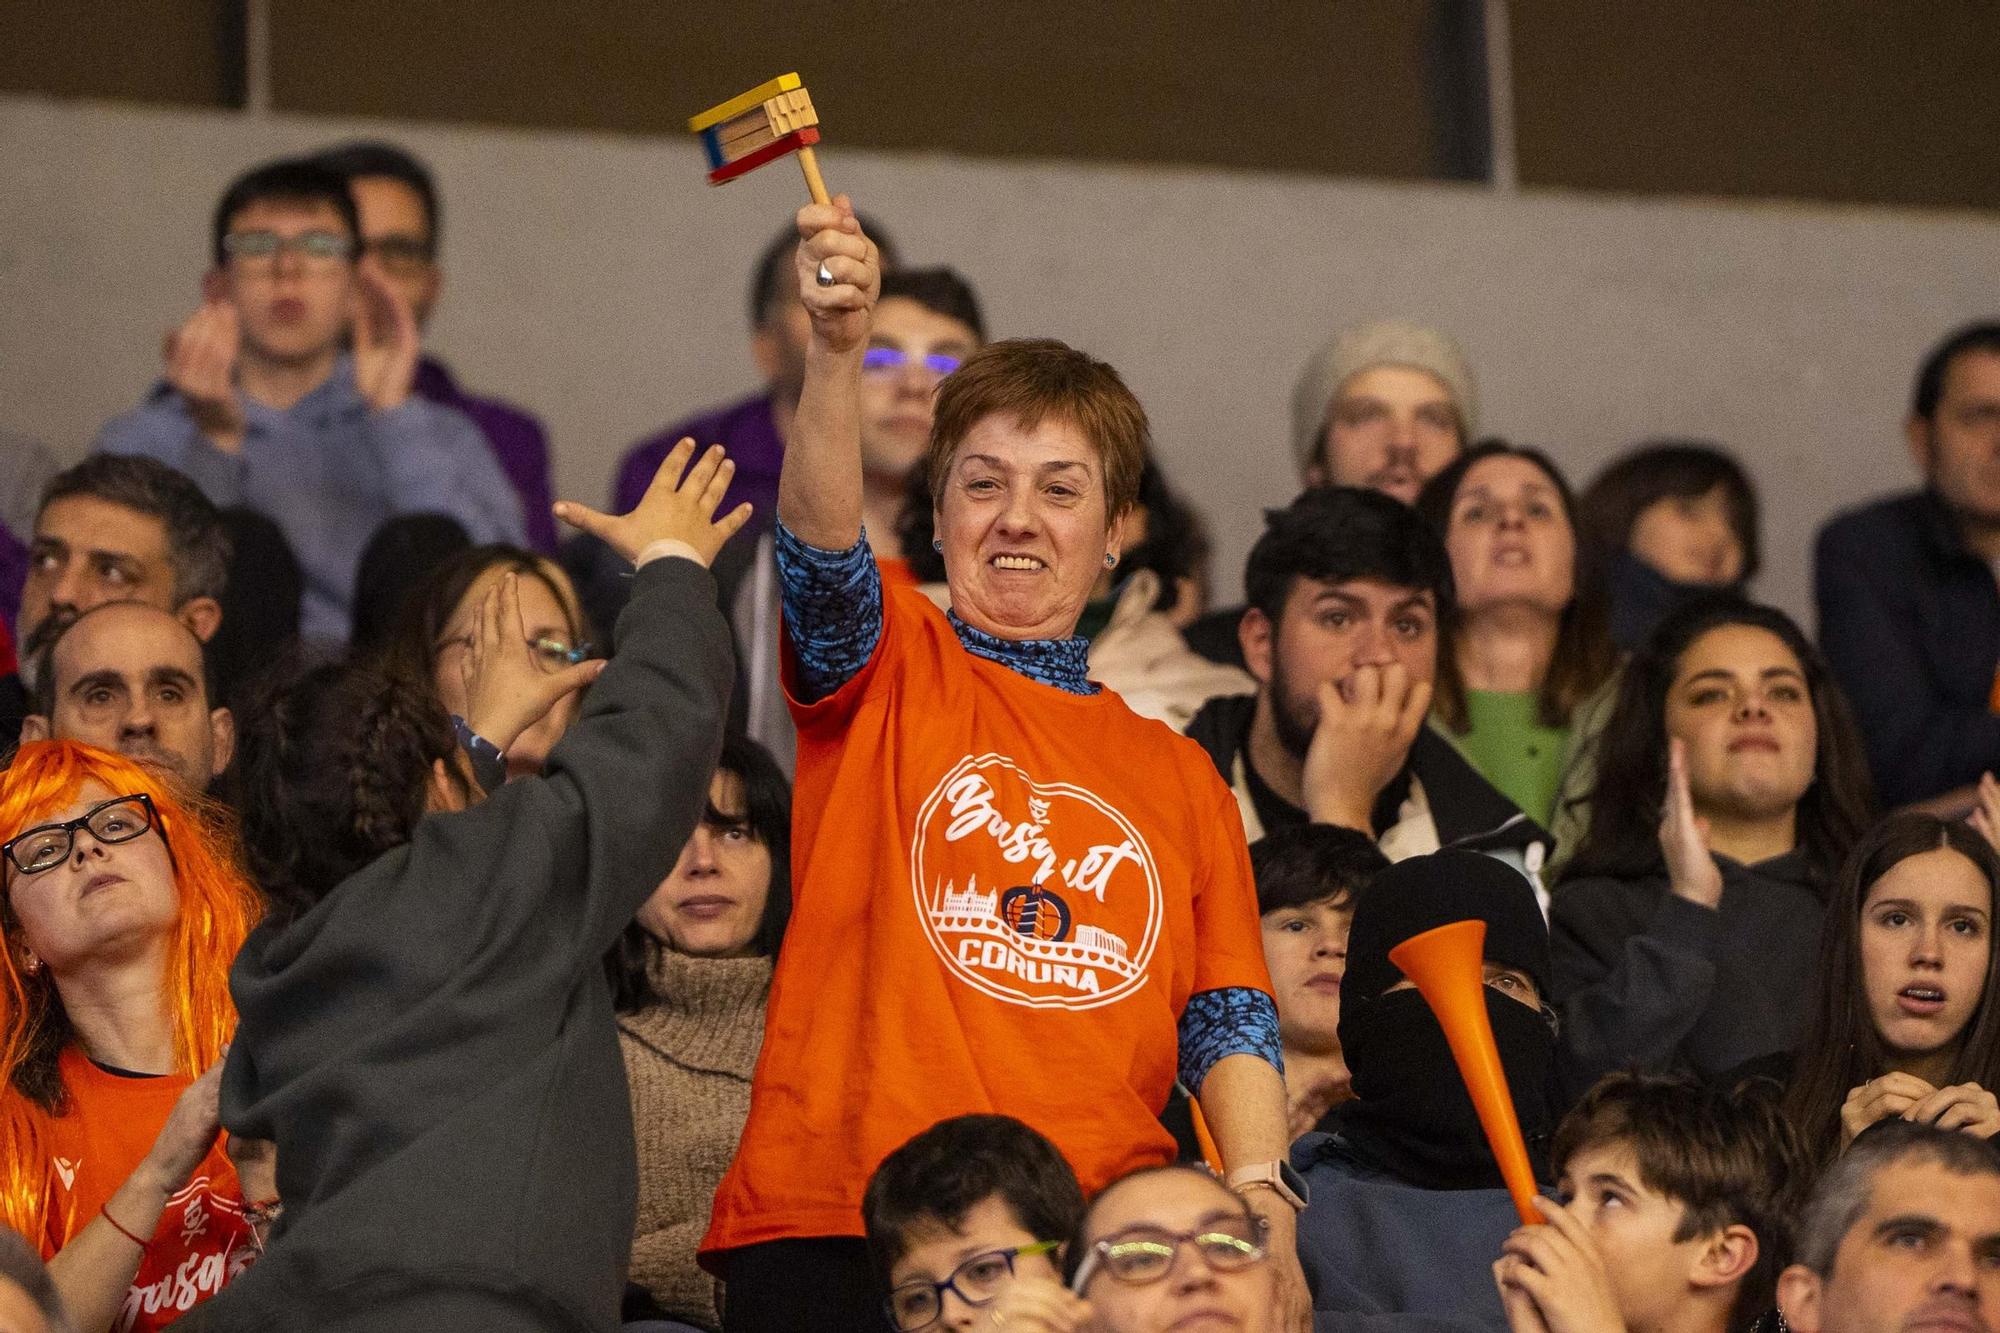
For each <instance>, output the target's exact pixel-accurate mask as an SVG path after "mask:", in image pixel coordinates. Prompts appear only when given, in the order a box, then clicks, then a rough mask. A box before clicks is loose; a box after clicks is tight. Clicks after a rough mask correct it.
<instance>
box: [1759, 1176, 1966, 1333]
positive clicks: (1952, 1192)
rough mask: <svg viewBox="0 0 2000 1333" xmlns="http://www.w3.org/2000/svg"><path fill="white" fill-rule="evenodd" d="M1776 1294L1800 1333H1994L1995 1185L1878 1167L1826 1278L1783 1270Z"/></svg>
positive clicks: (1795, 1270) (1800, 1269) (1798, 1269)
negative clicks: (1866, 1201)
mask: <svg viewBox="0 0 2000 1333" xmlns="http://www.w3.org/2000/svg"><path fill="white" fill-rule="evenodd" d="M1779 1295H1780V1304H1781V1306H1782V1307H1783V1309H1784V1312H1785V1318H1786V1320H1787V1322H1789V1323H1790V1324H1791V1325H1792V1327H1794V1328H1796V1329H1798V1330H1799V1331H1800V1333H1919V1331H1923V1333H1994V1330H1995V1329H1996V1328H2000V1177H1995V1176H1990V1175H1960V1174H1958V1173H1957V1172H1954V1171H1949V1170H1946V1169H1945V1168H1944V1167H1943V1166H1941V1165H1939V1164H1938V1163H1937V1162H1935V1161H1926V1160H1923V1159H1921V1158H1919V1159H1916V1160H1905V1161H1899V1162H1892V1163H1890V1164H1888V1165H1886V1166H1884V1167H1883V1168H1882V1169H1881V1170H1879V1171H1877V1172H1876V1173H1875V1175H1874V1178H1873V1179H1872V1180H1871V1181H1870V1182H1869V1189H1868V1206H1867V1207H1866V1208H1865V1209H1863V1210H1862V1213H1861V1216H1860V1217H1858V1218H1856V1219H1855V1221H1854V1224H1853V1225H1852V1226H1850V1227H1849V1228H1848V1229H1847V1233H1846V1234H1845V1235H1843V1236H1842V1237H1841V1239H1840V1247H1839V1249H1837V1250H1836V1251H1835V1252H1834V1258H1833V1267H1832V1271H1831V1272H1830V1273H1829V1274H1828V1275H1827V1276H1826V1277H1825V1278H1824V1279H1821V1278H1819V1277H1817V1276H1816V1275H1813V1274H1810V1273H1808V1272H1807V1271H1806V1270H1804V1269H1802V1268H1791V1269H1787V1270H1786V1272H1785V1276H1784V1280H1783V1283H1782V1285H1781V1286H1780V1288H1779Z"/></svg>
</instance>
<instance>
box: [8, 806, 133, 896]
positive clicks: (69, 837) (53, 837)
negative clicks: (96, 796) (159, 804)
mask: <svg viewBox="0 0 2000 1333" xmlns="http://www.w3.org/2000/svg"><path fill="white" fill-rule="evenodd" d="M156 822H157V816H156V814H155V812H154V810H153V798H152V797H150V796H148V795H146V794H145V793H144V792H135V793H133V794H132V795H130V796H114V797H112V798H111V799H110V800H108V801H99V802H98V803H97V804H96V805H93V806H91V807H90V809H88V810H86V811H84V812H83V813H82V814H80V815H78V816H77V817H76V818H75V819H71V820H66V821H64V822H63V823H60V824H42V825H38V826H37V827H35V828H31V829H29V830H28V831H27V832H26V833H23V834H22V835H21V836H20V837H18V838H10V839H8V841H7V842H5V843H4V844H0V855H4V856H5V857H6V858H7V860H8V861H10V862H12V863H13V866H14V869H16V870H18V871H20V872H21V873H22V874H24V875H39V874H41V873H42V872H43V871H44V870H54V869H55V868H56V867H57V866H59V865H61V864H62V863H63V862H64V861H67V860H68V859H69V854H70V853H71V852H72V851H74V850H75V849H76V831H77V830H78V829H80V828H85V829H89V830H90V836H91V837H93V838H95V839H97V840H98V841H99V842H101V843H103V844H104V845H105V846H107V847H113V846H116V845H117V844H119V843H121V842H130V841H132V839H134V838H136V837H138V836H140V835H141V834H143V833H144V832H145V831H146V830H147V829H149V828H152V827H153V826H154V824H155V823H156ZM166 840H167V835H166V833H165V832H164V831H162V832H161V834H160V841H161V842H165V841H166Z"/></svg>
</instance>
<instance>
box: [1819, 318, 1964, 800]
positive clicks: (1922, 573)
mask: <svg viewBox="0 0 2000 1333" xmlns="http://www.w3.org/2000/svg"><path fill="white" fill-rule="evenodd" d="M1903 433H1904V437H1905V441H1906V442H1907V444H1908V445H1909V449H1910V454H1911V456H1912V457H1913V458H1914V459H1915V460H1916V464H1917V466H1918V468H1920V469H1921V470H1922V472H1923V475H1924V485H1923V487H1922V489H1920V490H1915V491H1908V492H1905V493H1903V494H1901V495H1894V496H1890V497H1888V498H1886V499H1882V500H1877V501H1875V502H1874V503H1872V504H1869V505H1867V506H1865V507H1863V508H1860V509H1855V510H1850V511H1849V512H1847V513H1844V514H1841V515H1840V516H1839V517H1837V518H1835V519H1833V520H1832V521H1831V522H1830V523H1828V524H1827V525H1826V526H1825V527H1824V528H1822V529H1821V530H1820V534H1819V545H1818V549H1817V552H1816V554H1815V558H1814V562H1813V591H1814V594H1815V596H1816V597H1817V599H1818V602H1819V641H1820V647H1821V648H1822V649H1823V650H1824V651H1825V652H1826V660H1827V663H1828V665H1830V666H1831V667H1832V668H1833V674H1834V675H1835V677H1837V678H1838V679H1839V681H1840V685H1841V688H1842V689H1844V690H1846V691H1847V697H1848V698H1849V699H1851V700H1852V701H1853V703H1854V718H1855V721H1857V722H1859V723H1860V724H1861V737H1862V740H1863V741H1864V742H1866V744H1867V747H1868V765H1869V767H1870V769H1872V770H1873V771H1874V774H1875V783H1876V789H1877V794H1878V795H1880V796H1881V798H1882V804H1883V805H1884V806H1885V807H1886V806H1899V805H1907V804H1909V803H1910V802H1913V801H1923V800H1929V799H1931V798H1934V797H1938V796H1941V795H1945V796H1948V797H1949V799H1948V800H1947V801H1946V802H1945V804H1946V805H1947V806H1950V807H1953V808H1955V809H1960V810H1962V809H1964V808H1966V807H1969V806H1970V805H1971V804H1972V802H1973V796H1974V792H1973V790H1972V787H1973V784H1975V783H1980V782H1981V781H1982V775H1984V774H1989V773H1991V772H1992V771H1994V770H1995V769H2000V586H1996V583H1995V580H1996V577H2000V572H1997V571H2000V324H1973V325H1969V326H1967V327H1965V328H1962V329H1959V330H1958V331H1957V332H1955V333H1953V334H1952V335H1951V336H1950V337H1948V338H1946V339H1945V340H1944V341H1943V342H1942V343H1940V344H1939V345H1938V346H1937V347H1936V348H1935V349H1933V350H1932V352H1931V354H1930V355H1929V356H1928V357H1926V358H1924V364H1923V366H1922V368H1921V369H1919V370H1918V372H1917V383H1916V390H1915V393H1914V394H1913V395H1912V402H1911V405H1910V416H1909V420H1908V421H1906V422H1905V423H1904V426H1903Z"/></svg>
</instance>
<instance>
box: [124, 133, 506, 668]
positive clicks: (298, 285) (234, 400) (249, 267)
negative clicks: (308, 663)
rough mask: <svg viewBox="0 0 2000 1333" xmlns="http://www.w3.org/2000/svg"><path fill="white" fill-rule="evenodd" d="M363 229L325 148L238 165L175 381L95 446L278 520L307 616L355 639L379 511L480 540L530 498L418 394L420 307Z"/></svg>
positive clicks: (315, 627) (170, 365) (176, 341)
mask: <svg viewBox="0 0 2000 1333" xmlns="http://www.w3.org/2000/svg"><path fill="white" fill-rule="evenodd" d="M359 235H360V227H359V223H358V221H357V218H356V214H355V208H354V200H353V198H352V196H351V195H350V194H349V191H348V188H347V181H346V178H345V177H343V176H341V175H339V174H338V173H336V172H333V171H331V170H329V169H328V168H326V167H324V166H322V165H320V164H318V163H314V162H310V161H301V160H286V161H279V162H273V163H270V164H268V165H266V166H262V167H258V168H256V169H254V170H252V171H250V172H248V173H246V174H245V175H243V176H241V177H239V178H238V179H237V180H236V182H235V183H234V184H232V185H231V186H230V187H229V189H228V191H227V193H225V194H224V195H223V197H222V201H221V204H220V205H219V206H218V207H217V209H216V212H215V225H214V232H213V240H214V250H213V258H214V266H213V267H212V268H211V269H210V270H209V272H208V274H207V276H206V277H205V278H204V279H203V283H202V294H203V298H204V299H203V302H202V306H201V308H200V309H199V310H197V311H196V312H195V314H194V315H193V316H192V317H191V318H190V319H189V320H188V321H187V323H185V324H183V325H182V326H181V327H180V329H178V330H177V331H176V332H175V333H174V334H173V335H172V336H171V337H170V338H169V339H168V343H167V348H166V378H165V381H164V382H163V383H161V384H160V385H158V386H157V387H156V388H155V389H154V390H153V392H152V393H151V395H149V397H148V399H147V401H146V402H145V404H144V405H142V406H141V407H139V408H138V409H137V410H135V411H133V412H129V413H127V414H125V415H124V416H121V417H118V418H116V419H114V420H113V421H111V422H110V423H109V424H108V425H106V426H105V428H104V430H103V431H102V433H100V434H99V436H98V439H97V444H96V449H97V450H98V451H99V452H103V453H113V454H141V455H144V456H147V457H150V458H155V459H158V460H159V461H160V462H163V463H165V464H167V465H168V466H170V467H173V468H176V469H178V470H180V471H181V472H184V473H186V474H187V475H188V476H189V477H191V478H193V479H194V481H195V483H196V484H197V485H199V486H200V487H201V489H202V490H203V491H204V492H205V493H206V494H207V495H208V497H209V498H210V499H211V500H213V501H214V502H215V503H216V504H217V505H220V506H229V505H241V506H244V507H247V508H249V509H253V510H256V511H257V512H259V513H262V514H264V515H266V516H268V517H269V518H270V519H271V520H272V521H274V522H275V523H277V525H278V526H279V528H280V529H282V530H283V532H284V534H285V536H286V538H287V540H289V541H290V542H291V544H292V547H293V550H294V551H295V553H296V554H297V556H298V559H299V564H300V566H301V567H302V568H303V569H304V571H305V575H306V589H305V606H304V620H303V626H302V628H303V632H304V634H305V635H306V637H307V638H309V639H318V640H322V641H326V640H340V639H344V638H345V637H346V635H347V631H348V604H349V600H350V598H351V597H352V593H353V583H354V570H355V565H356V562H357V561H358V559H359V557H360V555H361V551H362V548H363V547H364V546H365V545H366V544H367V541H368V538H369V536H370V535H371V534H372V533H373V532H374V531H375V529H376V528H377V527H378V526H380V525H381V524H382V522H383V521H384V520H386V519H388V518H391V517H393V516H394V515H396V514H403V513H414V512H424V511H434V512H439V513H445V514H449V515H451V516H452V517H453V518H456V519H457V520H458V521H459V522H460V523H462V524H464V525H465V528H466V531H467V532H468V533H469V534H470V535H471V536H472V538H473V540H475V541H481V542H491V541H506V542H519V541H520V540H521V539H522V526H521V505H520V501H519V500H518V499H517V498H516V497H515V495H514V492H513V489H512V488H511V487H510V486H509V485H508V483H507V479H506V477H505V476H504V475H503V474H502V473H501V471H500V468H499V466H498V465H497V464H496V463H495V462H494V461H493V455H492V452H491V451H490V450H489V449H488V448H487V447H486V441H485V440H484V438H483V437H481V435H480V434H479V430H478V428H477V427H476V426H474V425H473V424H472V422H471V421H470V420H468V419H467V418H466V417H465V416H464V415H463V414H461V413H458V412H455V411H452V410H450V409H448V408H443V407H439V406H437V405H435V404H432V403H428V402H425V401H424V400H422V399H421V398H417V397H415V396H414V395H413V394H412V392H411V389H412V384H413V381H414V379H415V375H416V366H417V356H418V350H419V348H418V339H417V326H416V320H415V318H414V316H413V315H412V314H411V312H410V310H409V308H408V307H407V306H406V305H405V304H404V303H403V302H402V301H401V300H400V299H399V298H398V297H397V296H396V294H395V293H394V291H393V290H391V288H390V287H389V285H388V283H387V282H386V281H385V280H384V279H383V277H382V275H381V273H380V272H379V271H378V270H377V269H376V268H375V267H374V266H373V265H372V264H363V263H359V262H357V259H356V244H357V238H358V237H359ZM350 331H351V335H352V336H351V345H352V346H351V351H350V350H349V349H348V345H347V344H348V341H349V334H350Z"/></svg>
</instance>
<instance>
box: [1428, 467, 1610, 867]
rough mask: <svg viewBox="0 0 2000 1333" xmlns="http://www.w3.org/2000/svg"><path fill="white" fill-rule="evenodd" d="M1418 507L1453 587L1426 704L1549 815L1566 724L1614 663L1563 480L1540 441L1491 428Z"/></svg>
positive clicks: (1477, 764)
mask: <svg viewBox="0 0 2000 1333" xmlns="http://www.w3.org/2000/svg"><path fill="white" fill-rule="evenodd" d="M1417 512H1418V513H1419V514H1421V515H1423V517H1424V519H1425V520H1426V521H1427V522H1428V523H1429V524H1430V525H1431V526H1432V527H1433V528H1435V529H1436V530H1437V533H1438V536H1439V537H1441V538H1442V539H1443V541H1444V545H1445V549H1446V551H1448V552H1449V553H1450V555H1451V573H1452V581H1453V583H1454V584H1455V585H1456V586H1457V589H1458V603H1457V609H1456V615H1455V616H1454V619H1453V624H1452V633H1451V647H1450V651H1448V652H1443V653H1440V654H1439V655H1438V664H1437V683H1436V694H1435V696H1434V698H1433V701H1432V705H1431V711H1432V713H1433V714H1434V715H1435V716H1436V718H1437V720H1438V721H1439V722H1440V723H1442V728H1443V730H1444V732H1445V734H1446V735H1447V736H1449V737H1450V738H1451V739H1452V741H1453V743H1454V744H1456V745H1457V746H1458V748H1459V749H1460V750H1462V751H1463V752H1464V753H1465V756H1466V758H1467V759H1468V760H1470V761H1471V763H1472V766H1473V767H1474V768H1476V769H1478V770H1479V772H1480V774H1481V775H1482V776H1483V777H1485V778H1486V780H1487V781H1488V782H1491V783H1492V784H1493V785H1494V786H1495V787H1496V788H1498V789H1499V790H1500V792H1501V793H1502V794H1503V795H1505V796H1506V797H1507V798H1508V799H1509V800H1511V801H1513V802H1514V804H1515V805H1517V806H1519V807H1520V808H1521V809H1522V810H1523V811H1525V812H1526V813H1527V814H1528V816H1529V817H1530V818H1532V819H1533V820H1535V822H1536V823H1538V824H1540V825H1542V827H1544V828H1548V827H1550V826H1551V824H1552V822H1553V818H1554V815H1555V813H1556V797H1557V794H1558V792H1559V791H1560V789H1561V787H1562V782H1563V775H1564V772H1565V770H1566V769H1567V767H1568V765H1569V761H1570V757H1571V754H1572V751H1573V747H1572V740H1573V731H1572V727H1571V724H1572V722H1573V721H1574V720H1575V718H1576V715H1577V713H1578V712H1579V710H1581V709H1582V707H1583V705H1584V703H1585V701H1586V700H1588V699H1589V698H1590V697H1591V696H1592V695H1593V694H1595V693H1596V692H1597V691H1598V689H1599V687H1601V686H1602V685H1603V684H1604V682H1605V680H1606V679H1608V678H1609V677H1610V675H1611V672H1612V669H1613V667H1614V666H1615V665H1616V658H1615V656H1614V654H1613V652H1612V649H1611V640H1610V639H1609V638H1608V637H1606V635H1605V631H1604V614H1603V609H1602V606H1601V603H1600V602H1599V601H1598V600H1597V599H1596V598H1595V597H1594V596H1593V595H1592V593H1591V590H1590V589H1589V588H1588V587H1587V586H1586V585H1584V584H1583V583H1582V582H1581V581H1580V580H1579V578H1578V572H1579V571H1578V562H1577V539H1576V502H1575V499H1574V497H1573V496H1572V495H1571V494H1570V489H1569V482H1568V481H1567V480H1566V479H1565V478H1564V477H1563V474H1562V470H1561V469H1560V468H1558V467H1557V466H1556V465H1555V463H1554V462H1553V461H1552V460H1551V459H1550V458H1549V457H1548V455H1546V454H1544V453H1542V452H1541V451H1540V450H1539V449H1524V448H1518V447H1516V446H1514V445H1511V444H1508V443H1506V442H1505V441H1504V440H1487V441H1485V442H1484V443H1482V444H1479V445H1477V446H1475V447H1474V448H1472V449H1469V450H1467V451H1466V452H1465V453H1463V454H1460V455H1459V456H1458V458H1457V459H1455V460H1454V461H1453V462H1452V463H1451V465H1450V466H1448V467H1447V468H1445V470H1444V471H1442V472H1440V473H1438V474H1437V476H1435V477H1433V478H1431V479H1430V481H1429V482H1428V483H1426V484H1425V486H1424V489H1423V491H1422V492H1421V493H1419V494H1418V496H1417Z"/></svg>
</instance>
